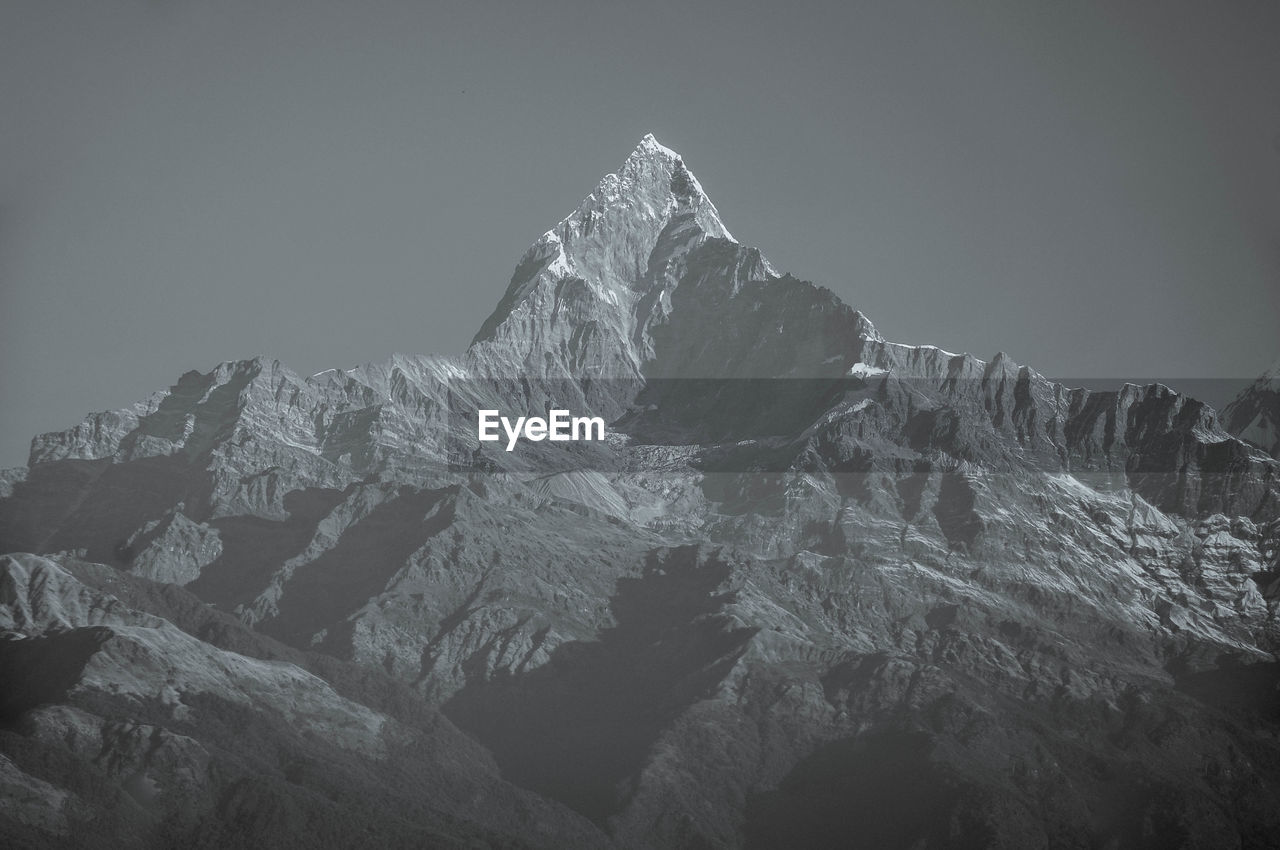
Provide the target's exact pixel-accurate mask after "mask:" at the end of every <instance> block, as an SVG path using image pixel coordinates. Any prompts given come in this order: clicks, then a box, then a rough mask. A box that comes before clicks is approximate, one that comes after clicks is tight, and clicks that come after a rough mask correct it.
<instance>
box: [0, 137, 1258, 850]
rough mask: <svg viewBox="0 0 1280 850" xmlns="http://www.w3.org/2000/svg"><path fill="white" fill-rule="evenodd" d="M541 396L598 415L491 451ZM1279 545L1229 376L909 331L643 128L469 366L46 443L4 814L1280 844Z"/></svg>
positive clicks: (504, 838) (278, 367)
mask: <svg viewBox="0 0 1280 850" xmlns="http://www.w3.org/2000/svg"><path fill="white" fill-rule="evenodd" d="M553 407H561V408H566V409H570V410H572V411H574V413H575V414H583V415H587V414H591V415H599V416H600V417H602V418H604V419H606V420H607V435H606V439H604V440H602V441H598V442H589V443H588V442H565V443H552V442H550V441H545V442H524V443H521V444H520V445H519V446H518V447H516V448H514V450H512V451H506V446H505V444H504V443H502V442H482V441H480V440H478V439H477V432H476V423H477V411H479V410H481V409H497V410H500V411H503V412H504V413H506V414H508V415H511V416H516V415H543V414H545V412H546V411H547V410H548V409H549V408H553ZM1235 421H1236V419H1235V418H1234V414H1232V415H1231V417H1230V418H1229V421H1228V424H1229V425H1232V428H1234V425H1233V423H1234V422H1235ZM1244 436H1246V437H1248V435H1247V434H1246V435H1244ZM1249 439H1252V438H1249ZM1255 442H1256V441H1255ZM1278 550H1280V462H1278V461H1277V460H1276V459H1275V458H1274V457H1272V456H1270V455H1269V454H1268V453H1266V452H1264V451H1261V450H1259V448H1257V446H1255V445H1252V444H1251V443H1250V442H1248V441H1246V440H1242V439H1240V438H1238V437H1236V436H1233V435H1232V433H1230V432H1229V430H1228V429H1224V427H1223V425H1222V421H1220V419H1219V417H1218V415H1217V414H1216V412H1215V411H1214V410H1213V409H1212V408H1210V407H1209V406H1208V405H1205V404H1203V403H1201V402H1198V401H1196V400H1194V399H1191V398H1188V397H1186V396H1183V395H1180V394H1178V393H1176V392H1174V391H1172V390H1171V389H1169V388H1167V387H1163V386H1161V385H1158V384H1152V385H1148V386H1136V385H1126V386H1124V387H1123V388H1121V389H1120V390H1118V391H1110V392H1099V391H1094V390H1090V389H1086V388H1073V387H1067V386H1063V385H1061V384H1059V383H1056V382H1053V381H1050V380H1048V379H1047V378H1045V377H1043V376H1042V375H1040V374H1039V373H1037V372H1036V371H1034V370H1033V369H1031V368H1029V367H1027V366H1023V365H1020V364H1018V363H1015V362H1014V361H1013V360H1012V359H1011V358H1010V357H1009V356H1007V355H1005V354H1003V353H999V354H996V355H995V356H993V357H991V358H990V359H988V360H982V359H978V358H976V357H973V356H971V355H969V354H952V353H950V352H946V351H942V350H940V349H938V348H935V347H932V346H925V345H907V344H902V343H895V342H891V341H888V340H886V339H884V338H883V337H882V336H881V335H880V334H879V333H878V332H877V331H876V329H875V327H874V326H873V325H872V323H871V322H870V321H869V320H868V319H867V317H865V316H864V315H863V314H861V313H860V312H858V311H857V310H856V309H854V308H853V307H851V306H849V305H846V304H844V303H843V302H841V301H840V299H838V298H837V297H836V296H835V295H834V294H833V293H832V292H831V291H829V290H827V289H824V288H822V287H819V286H815V285H813V284H811V283H808V282H805V281H802V280H799V279H796V278H794V277H791V276H790V275H786V274H779V273H778V272H776V271H775V270H774V268H773V267H772V266H771V265H770V264H769V262H768V261H767V260H766V259H765V258H764V256H763V255H762V254H761V253H760V252H759V251H758V250H757V249H755V248H751V247H746V246H743V245H741V244H739V243H738V242H737V241H735V240H734V239H733V237H732V235H731V234H730V232H729V231H728V230H727V229H726V227H725V226H724V224H723V223H722V221H721V218H720V214H719V212H718V211H717V209H716V207H715V206H714V204H712V202H711V201H710V200H709V198H708V197H707V195H706V193H705V192H704V191H703V189H702V187H701V185H700V184H699V182H698V180H697V178H696V177H694V176H693V174H692V173H691V172H690V171H689V169H688V168H687V166H686V165H685V164H684V161H683V159H682V158H681V157H680V156H679V155H678V154H676V153H675V152H673V151H671V150H669V149H668V148H665V147H663V146H662V145H661V144H659V143H658V142H657V141H656V140H655V139H654V138H653V137H652V136H646V137H645V138H644V139H643V140H642V141H641V142H640V144H639V145H638V146H637V148H636V149H635V150H634V151H633V152H632V153H631V154H630V155H629V156H628V157H627V158H626V160H625V162H624V163H623V166H622V168H621V169H620V170H619V171H618V173H616V174H611V175H608V176H606V177H605V178H604V180H602V181H601V182H600V184H599V185H598V186H597V187H596V188H595V190H594V191H593V192H592V193H591V194H590V195H588V197H587V198H586V199H585V200H584V201H583V202H582V203H581V204H580V205H579V206H578V208H577V209H576V210H574V211H573V212H572V213H571V214H570V215H569V216H567V217H566V218H565V219H563V220H562V221H561V222H560V223H559V224H558V225H557V226H556V227H555V228H553V229H551V230H549V231H547V232H546V233H545V234H543V235H542V236H541V237H539V238H538V239H537V240H536V241H535V242H534V244H533V245H532V246H531V247H530V249H529V250H528V251H527V252H526V253H525V255H524V256H523V257H522V258H521V259H520V261H519V263H518V264H517V266H516V270H515V272H514V274H513V276H512V279H511V281H510V284H509V285H508V287H507V290H506V292H505V294H504V295H503V297H502V299H501V300H500V301H499V303H498V306H497V308H496V309H495V310H494V312H493V314H492V315H491V316H490V317H489V318H488V319H487V320H486V321H485V323H484V324H483V325H482V327H481V328H480V330H479V332H478V333H477V334H476V337H475V340H474V341H473V343H472V344H471V346H470V347H469V348H468V350H467V351H466V352H465V353H463V354H461V355H459V356H455V357H439V356H434V357H419V356H401V355H395V356H393V357H391V358H390V359H388V360H387V361H385V362H383V363H378V364H370V365H366V366H361V367H357V368H354V369H346V370H328V371H326V372H321V373H319V374H316V375H312V376H310V377H307V378H304V377H301V376H299V375H297V374H295V373H294V372H292V371H290V370H289V369H288V368H287V367H285V366H284V365H282V364H280V363H279V362H277V361H274V360H269V359H264V358H255V359H252V360H245V361H238V362H231V363H224V364H221V365H220V366H218V367H217V368H215V369H214V370H212V371H210V372H208V373H199V372H189V373H187V374H186V375H183V376H181V377H180V378H179V380H178V382H177V383H176V384H175V385H174V386H173V387H171V388H170V389H169V390H168V391H164V392H160V393H157V394H155V395H154V396H152V397H151V398H149V399H147V400H146V401H144V402H141V403H138V404H135V405H134V406H132V407H130V408H125V409H121V410H117V411H111V412H106V413H98V414H93V415H91V416H89V417H87V418H86V419H85V420H84V422H82V423H81V424H79V425H77V426H75V427H74V428H71V429H69V430H67V431H63V432H59V433H53V434H45V435H41V436H38V437H36V438H35V439H34V440H33V442H32V450H31V455H30V459H29V463H28V465H27V466H26V467H25V468H21V469H17V470H8V471H6V472H5V473H3V475H2V476H0V552H10V553H11V554H10V555H9V556H8V557H7V558H6V559H5V560H4V561H3V562H0V589H2V590H0V627H3V629H4V636H5V638H6V639H5V640H4V641H3V642H2V643H0V648H2V649H3V654H2V655H0V670H3V671H4V681H5V684H6V687H5V689H4V690H5V693H6V694H13V695H14V696H8V697H6V703H5V705H6V713H5V717H4V726H3V728H2V729H0V754H3V761H0V769H2V770H3V773H2V774H0V781H3V782H4V783H5V787H6V788H7V789H9V791H8V793H6V795H5V798H6V802H5V803H3V804H0V816H2V817H3V818H4V824H5V825H4V827H3V829H4V830H5V831H4V832H0V835H3V836H4V837H6V838H7V839H9V841H8V843H9V844H10V845H12V846H22V845H32V846H36V845H45V844H51V843H56V842H58V841H61V842H62V843H63V844H64V845H66V846H85V845H88V844H91V843H92V842H91V840H90V839H89V838H88V837H86V832H85V830H86V827H85V824H87V823H89V822H91V821H93V820H94V819H95V818H98V819H103V820H102V822H103V823H105V824H107V826H106V827H104V828H103V829H101V830H99V831H98V832H97V833H95V837H94V838H93V840H100V841H101V842H102V843H111V844H112V845H113V846H121V845H124V846H170V845H172V844H175V843H180V844H184V845H192V846H200V845H201V844H202V843H204V844H208V845H209V846H215V845H216V846H225V845H226V844H233V845H234V844H235V843H236V842H239V843H243V844H245V845H246V846H249V845H254V846H258V845H261V844H263V843H274V842H275V841H277V840H279V837H280V836H282V835H286V834H292V833H291V832H290V831H291V830H298V829H302V828H303V827H302V826H300V825H301V824H307V823H312V822H314V823H315V824H316V826H314V827H308V829H311V831H310V832H306V833H305V834H303V835H302V837H301V838H299V839H298V841H299V842H300V843H301V844H304V845H307V846H310V845H312V844H319V845H323V844H324V843H325V842H326V841H329V842H330V843H334V844H337V845H341V846H353V845H359V844H361V843H369V844H373V843H377V844H378V845H379V846H387V845H390V846H422V845H423V844H441V845H445V846H456V845H458V844H464V843H466V842H471V843H476V844H486V843H487V844H501V845H504V846H610V845H616V846H619V847H744V846H745V847H775V846H796V845H802V846H842V847H843V846H849V845H850V844H855V845H860V846H876V847H953V846H983V847H999V846H1007V847H1038V846H1039V847H1059V846H1079V847H1094V846H1116V847H1130V846H1138V847H1179V846H1185V847H1192V846H1240V847H1266V846H1272V842H1273V836H1274V835H1276V834H1280V833H1278V832H1277V829H1278V828H1280V805H1277V804H1278V803H1280V743H1277V740H1280V739H1277V737H1276V731H1277V725H1276V724H1277V722H1280V703H1278V700H1277V690H1276V687H1277V684H1280V674H1278V673H1277V670H1278V669H1280V668H1277V665H1276V660H1275V654H1274V653H1275V649H1276V646H1277V638H1278V637H1280V630H1278V629H1277V625H1276V616H1275V615H1276V607H1277V601H1278V600H1280V565H1278V564H1277V561H1276V558H1277V551H1278ZM45 671H54V673H56V675H44V673H45ZM233 730H245V734H244V735H237V734H233ZM171 739H172V742H173V743H170V741H171ZM108 740H109V741H110V742H111V743H110V744H109V745H108V744H103V743H100V742H102V741H108ZM143 741H145V742H147V743H145V744H143V743H141V742H143ZM85 742H87V743H85ZM154 742H159V743H158V744H156V743H154ZM153 744H154V746H155V750H154V753H153V751H152V750H151V749H148V748H149V747H152V746H153ZM117 753H118V754H117ZM149 759H150V760H149ZM337 776H341V777H343V779H342V780H341V781H339V780H337V779H335V777H337ZM424 800H425V801H427V802H423V801H424ZM334 824H336V825H334Z"/></svg>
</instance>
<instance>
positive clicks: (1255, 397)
mask: <svg viewBox="0 0 1280 850" xmlns="http://www.w3.org/2000/svg"><path fill="white" fill-rule="evenodd" d="M1222 421H1223V422H1224V423H1226V426H1227V429H1228V430H1229V431H1231V433H1232V434H1235V435H1236V436H1237V437H1239V438H1240V439H1242V440H1245V441H1247V442H1249V443H1252V444H1253V445H1255V446H1258V447H1259V448H1261V449H1263V450H1264V451H1266V452H1267V453H1269V454H1270V455H1271V456H1272V457H1276V458H1280V362H1277V363H1276V365H1274V366H1272V367H1271V368H1270V369H1268V370H1267V371H1266V372H1264V373H1263V374H1262V376H1261V377H1259V378H1258V380H1256V381H1254V382H1253V385H1252V386H1251V387H1249V388H1248V389H1246V390H1245V391H1244V392H1242V393H1240V395H1239V396H1237V397H1236V398H1235V400H1233V401H1232V402H1231V403H1230V404H1228V405H1227V406H1226V407H1224V408H1223V409H1222Z"/></svg>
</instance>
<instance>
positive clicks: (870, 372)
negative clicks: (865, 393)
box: [849, 363, 889, 379]
mask: <svg viewBox="0 0 1280 850" xmlns="http://www.w3.org/2000/svg"><path fill="white" fill-rule="evenodd" d="M887 374H889V370H888V369H881V368H880V367H879V366H871V365H869V364H867V363H854V364H853V365H852V366H850V367H849V375H850V376H851V377H854V378H863V379H866V378H875V377H877V376H879V375H887Z"/></svg>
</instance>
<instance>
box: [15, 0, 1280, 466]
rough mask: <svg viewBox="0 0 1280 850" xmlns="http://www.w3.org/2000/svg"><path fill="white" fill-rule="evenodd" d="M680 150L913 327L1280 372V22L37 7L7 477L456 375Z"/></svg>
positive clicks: (1080, 356) (781, 256)
mask: <svg viewBox="0 0 1280 850" xmlns="http://www.w3.org/2000/svg"><path fill="white" fill-rule="evenodd" d="M646 132H653V133H654V134H655V135H656V136H657V138H658V139H659V140H660V141H661V142H662V143H663V144H665V145H667V146H668V147H671V148H674V149H675V150H677V151H679V152H680V153H681V154H682V155H683V156H684V159H685V162H686V163H687V164H688V165H689V167H690V169H691V170H692V171H693V172H694V173H695V174H696V175H698V178H699V180H700V182H701V183H702V185H703V187H704V188H705V189H706V191H707V193H708V194H709V195H710V196H711V198H712V199H713V201H715V203H716V205H717V207H718V208H719V210H720V213H721V216H722V218H723V219H724V221H725V224H726V225H727V226H728V227H729V228H730V230H732V231H733V233H734V235H735V236H736V237H737V238H738V239H739V240H740V241H742V242H744V243H747V244H752V245H756V246H758V247H760V248H761V249H762V250H763V251H764V252H765V254H766V255H767V256H768V257H769V258H770V260H771V261H772V263H773V264H774V266H775V267H777V268H778V269H779V270H785V271H789V272H791V273H793V274H795V275H796V276H797V277H800V278H803V279H807V280H812V281H814V282H815V283H819V284H822V285H824V286H827V287H830V288H831V289H833V290H834V291H835V292H836V293H837V294H838V295H840V296H841V297H842V298H843V299H844V300H845V301H847V302H848V303H850V304H851V305H853V306H854V307H856V308H858V309H860V310H862V311H863V312H864V313H866V314H867V315H868V316H869V317H870V318H871V319H872V321H873V322H875V324H876V325H877V327H878V328H879V330H880V331H881V332H882V333H883V334H885V336H887V337H888V338H890V339H893V340H896V341H902V342H912V343H931V344H936V345H939V346H941V347H943V348H946V349H948V350H952V351H968V352H971V353H973V354H975V355H977V356H980V357H989V356H990V355H992V354H994V353H995V352H996V351H1000V350H1002V351H1005V352H1007V353H1008V354H1009V355H1010V356H1012V357H1013V358H1014V359H1015V360H1017V361H1018V362H1021V363H1026V364H1029V365H1031V366H1033V367H1034V368H1036V369H1037V370H1038V371H1040V372H1042V373H1044V374H1046V375H1049V376H1051V377H1069V376H1070V377H1075V378H1090V379H1099V380H1103V381H1105V380H1108V379H1114V378H1119V377H1130V376H1141V377H1168V378H1173V379H1183V378H1185V379H1190V378H1200V379H1204V378H1223V379H1232V380H1236V381H1241V380H1246V379H1248V378H1251V377H1253V376H1254V375H1257V374H1258V373H1260V372H1262V371H1263V370H1264V369H1265V368H1266V367H1267V366H1269V365H1270V364H1271V363H1273V362H1274V361H1275V360H1276V358H1277V356H1280V334H1278V333H1277V328H1278V327H1280V4H1277V3H1274V2H1271V0H1217V1H1216V2H1208V1H1207V0H1206V2H1202V3H1183V2H1177V0H1161V2H1132V3H1114V2H1081V3H1058V2H1042V1H1041V0H1031V2H1027V0H1018V2H1005V0H990V2H983V3H978V4H957V3H954V2H919V1H918V0H904V1H903V2H895V3H875V4H870V3H868V4H861V3H851V2H832V3H808V2H803V0H794V1H793V2H788V3H768V4H765V3H759V2H755V3H751V2H738V3H716V2H706V3H688V2H681V3H664V2H652V1H651V0H646V2H643V3H642V2H634V3H630V4H625V5H623V4H613V3H605V2H584V3H565V2H556V0H543V2H538V3H529V2H512V3H505V2H474V1H473V2H464V3H452V2H421V0H419V1H418V2H407V0H405V2H395V1H394V0H362V2H359V3H355V2H343V3H337V2H326V0H308V2H291V1H289V0H255V2H245V1H244V0H219V1H218V2H200V0H171V1H170V2H162V0H149V2H144V0H128V2H125V0H80V2H75V0H66V2H58V3H50V2H47V0H39V2H27V0H7V2H5V3H3V4H0V466H13V465H20V464H22V463H25V461H26V453H27V449H28V446H29V442H30V439H31V437H32V436H33V435H34V434H36V433H39V432H43V431H49V430H56V429H63V428H67V427H70V426H72V425H74V424H75V423H76V422H78V421H79V420H80V419H81V417H82V416H83V415H84V414H85V413H87V412H89V411H93V410H105V409H109V408H116V407H123V406H126V405H128V404H130V403H131V402H133V401H136V400H139V399H142V398H145V397H146V396H147V395H149V394H150V393H151V392H153V391H155V390H157V389H163V388H165V387H167V386H169V385H171V384H172V383H174V382H175V381H176V380H177V378H178V376H179V375H180V374H182V373H183V372H186V371H188V370H191V369H199V370H201V371H208V370H209V369H211V368H213V367H214V366H215V365H216V364H217V363H219V362H221V361H224V360H231V359H240V358H245V357H251V356H254V355H259V354H262V355H268V356H274V357H278V358H280V359H281V360H283V361H284V362H285V363H286V364H288V365H289V366H291V367H292V368H294V369H295V370H296V371H298V372H300V373H302V374H310V373H313V372H316V371H320V370H321V369H325V368H330V367H344V366H351V365H355V364H358V363H363V362H368V361H374V360H380V359H383V358H385V357H386V356H387V355H388V354H390V353H392V352H393V351H394V352H403V353H423V354H425V353H441V354H447V353H456V352H460V351H462V350H463V349H464V348H465V347H466V345H467V344H468V343H469V342H470V339H471V337H472V335H473V334H474V333H475V331H476V329H478V328H479V326H480V324H481V322H482V321H483V320H484V318H485V317H486V316H487V315H488V313H489V312H490V311H491V310H492V309H493V307H494V305H495V304H496V303H497V301H498V299H499V298H500V297H501V295H502V293H503V291H504V289H505V287H506V284H507V281H508V280H509V279H510V275H511V272H512V269H513V267H514V265H515V263H516V261H517V260H518V259H519V257H520V255H521V254H522V253H523V251H524V250H525V248H526V247H527V246H528V245H529V244H530V243H531V242H532V241H533V240H534V239H535V238H537V236H538V235H539V234H541V233H542V232H543V231H545V230H547V229H548V228H550V227H552V226H553V225H554V224H555V223H556V222H557V221H558V220H559V219H560V218H562V217H563V216H564V215H566V214H567V213H568V212H569V211H571V210H572V209H573V208H574V207H575V206H576V205H577V203H578V201H579V200H580V199H581V198H582V197H583V196H585V195H586V194H587V193H588V192H590V191H591V189H592V188H593V187H594V186H595V184H596V183H597V182H598V180H599V179H600V177H602V176H603V175H604V174H605V173H607V172H610V171H615V170H616V169H617V168H618V167H619V166H620V165H621V163H622V161H623V159H624V158H625V157H626V155H627V153H628V152H629V151H630V150H631V149H632V148H633V147H634V146H635V145H636V143H637V142H638V141H639V140H640V138H641V137H642V136H643V135H644V134H645V133H646Z"/></svg>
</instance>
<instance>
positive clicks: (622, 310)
mask: <svg viewBox="0 0 1280 850" xmlns="http://www.w3.org/2000/svg"><path fill="white" fill-rule="evenodd" d="M708 242H721V243H725V244H726V245H735V246H736V245H737V242H736V241H735V240H734V238H733V236H732V235H731V234H730V233H729V230H728V229H727V228H726V227H725V226H724V224H723V223H722V222H721V220H720V214H719V212H718V211H717V210H716V207H715V204H713V203H712V202H711V199H710V198H708V197H707V195H706V193H705V192H704V191H703V189H702V185H701V184H700V183H699V182H698V178H697V177H695V176H694V175H693V173H692V172H691V171H689V169H688V168H687V167H686V166H685V164H684V159H683V158H682V157H681V156H680V155H679V154H678V153H676V152H675V151H673V150H671V149H670V148H667V147H665V146H663V145H662V144H660V143H659V142H658V140H657V139H655V138H654V137H653V135H652V134H648V135H646V136H645V137H644V138H643V139H641V140H640V143H639V144H638V145H636V147H635V149H634V150H633V151H632V152H631V153H630V155H628V156H627V158H626V160H625V161H624V162H623V164H622V167H621V168H620V169H618V171H617V172H616V173H612V174H607V175H605V177H604V178H603V179H602V180H601V181H600V182H599V184H597V186H596V188H595V189H594V190H593V191H592V192H591V194H589V195H587V197H586V198H584V199H583V200H582V203H580V204H579V205H578V207H577V208H576V209H575V210H574V211H573V212H571V213H570V214H569V215H567V216H565V217H564V218H563V219H562V220H561V221H560V223H559V224H557V225H556V226H555V227H554V228H552V229H551V230H548V231H547V232H546V233H544V234H542V236H540V237H539V238H538V239H537V240H536V241H535V242H534V243H533V245H531V246H530V247H529V249H528V250H527V251H526V252H525V254H524V256H523V257H521V259H520V262H519V263H518V264H517V266H516V270H515V273H514V274H513V275H512V277H511V283H510V285H509V286H508V287H507V291H506V293H505V294H504V295H503V297H502V300H501V301H500V302H499V303H498V306H497V307H496V308H495V309H494V311H493V313H492V314H491V315H490V316H489V318H488V319H486V320H485V322H484V324H483V325H482V326H481V328H480V331H479V332H478V333H477V334H476V337H475V340H474V342H473V343H472V346H473V349H474V348H477V347H478V348H480V349H481V350H484V349H489V350H490V351H494V352H497V353H498V354H499V357H500V358H501V359H502V360H505V361H506V362H508V363H512V362H514V363H518V364H519V365H520V367H521V368H522V370H523V371H528V372H531V373H532V374H535V375H543V376H557V375H562V376H564V377H571V376H575V375H584V374H585V375H591V376H597V377H614V378H631V377H637V376H639V375H640V374H641V373H642V370H643V365H644V362H645V360H646V359H647V357H649V356H651V355H652V346H651V344H650V343H649V340H648V338H647V334H648V329H649V326H650V325H651V324H652V323H653V322H654V321H657V320H660V319H661V318H662V317H663V316H664V315H665V314H666V313H667V312H668V311H669V310H670V295H671V291H672V290H673V289H674V288H675V286H676V285H678V283H679V278H680V276H681V274H682V273H683V271H684V269H685V259H686V257H687V256H688V254H689V253H690V252H692V251H694V250H695V249H697V248H698V247H699V246H701V245H703V244H706V243H708ZM753 271H754V272H755V273H756V274H757V275H759V276H765V275H768V274H771V273H772V269H771V268H770V267H769V265H768V263H767V262H765V261H764V259H763V257H759V256H758V254H757V259H756V260H755V261H754V267H753Z"/></svg>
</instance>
